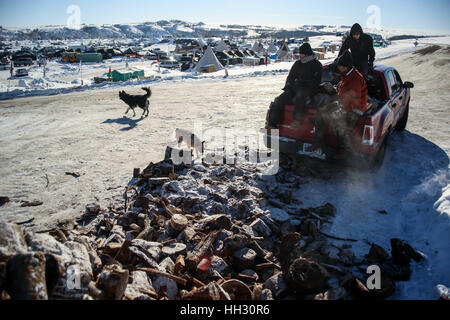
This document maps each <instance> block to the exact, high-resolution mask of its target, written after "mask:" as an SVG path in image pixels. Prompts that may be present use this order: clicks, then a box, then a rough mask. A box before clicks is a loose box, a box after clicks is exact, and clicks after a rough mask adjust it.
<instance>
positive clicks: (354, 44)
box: [339, 33, 375, 65]
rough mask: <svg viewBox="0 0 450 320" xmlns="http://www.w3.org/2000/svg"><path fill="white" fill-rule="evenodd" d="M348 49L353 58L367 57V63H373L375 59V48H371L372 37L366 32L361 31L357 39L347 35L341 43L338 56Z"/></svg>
mask: <svg viewBox="0 0 450 320" xmlns="http://www.w3.org/2000/svg"><path fill="white" fill-rule="evenodd" d="M348 49H350V51H351V52H352V56H353V59H354V60H361V59H369V60H368V61H369V64H372V65H373V62H374V61H375V49H374V48H373V39H372V37H371V36H369V35H368V34H366V33H362V34H361V37H360V38H359V40H355V39H354V38H353V37H352V36H351V35H349V36H348V37H347V39H345V41H344V43H343V44H342V48H341V51H339V56H342V55H343V54H344V52H345V51H346V50H348Z"/></svg>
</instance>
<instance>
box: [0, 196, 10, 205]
mask: <svg viewBox="0 0 450 320" xmlns="http://www.w3.org/2000/svg"><path fill="white" fill-rule="evenodd" d="M9 201H10V199H9V198H8V197H0V206H2V205H4V204H5V203H7V202H9Z"/></svg>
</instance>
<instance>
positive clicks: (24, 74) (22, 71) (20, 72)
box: [16, 69, 28, 77]
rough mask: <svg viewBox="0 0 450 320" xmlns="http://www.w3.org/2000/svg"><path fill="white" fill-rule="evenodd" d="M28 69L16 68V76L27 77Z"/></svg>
mask: <svg viewBox="0 0 450 320" xmlns="http://www.w3.org/2000/svg"><path fill="white" fill-rule="evenodd" d="M27 76H28V71H27V70H26V69H17V71H16V77H27Z"/></svg>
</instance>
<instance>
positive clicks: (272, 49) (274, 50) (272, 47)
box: [267, 42, 278, 54]
mask: <svg viewBox="0 0 450 320" xmlns="http://www.w3.org/2000/svg"><path fill="white" fill-rule="evenodd" d="M267 51H268V52H269V54H275V53H277V52H278V48H277V46H276V45H275V43H273V42H272V43H271V44H270V46H269V49H267Z"/></svg>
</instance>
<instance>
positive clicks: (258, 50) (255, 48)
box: [252, 42, 265, 53]
mask: <svg viewBox="0 0 450 320" xmlns="http://www.w3.org/2000/svg"><path fill="white" fill-rule="evenodd" d="M252 50H253V51H255V52H256V53H263V52H264V51H265V50H264V46H263V45H262V44H261V43H260V42H255V44H254V45H253V47H252Z"/></svg>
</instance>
